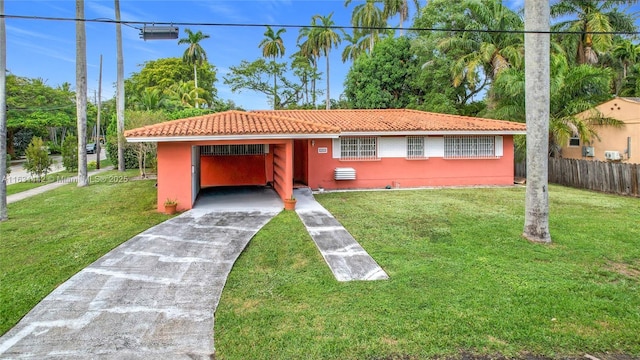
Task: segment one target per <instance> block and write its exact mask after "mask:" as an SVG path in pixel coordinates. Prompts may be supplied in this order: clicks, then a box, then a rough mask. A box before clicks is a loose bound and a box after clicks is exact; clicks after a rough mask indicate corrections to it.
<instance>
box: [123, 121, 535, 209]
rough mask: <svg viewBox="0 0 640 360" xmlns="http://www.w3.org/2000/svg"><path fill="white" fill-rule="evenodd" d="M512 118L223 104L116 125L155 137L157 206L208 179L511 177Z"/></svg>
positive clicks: (486, 180) (220, 182) (279, 185)
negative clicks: (223, 107) (213, 109)
mask: <svg viewBox="0 0 640 360" xmlns="http://www.w3.org/2000/svg"><path fill="white" fill-rule="evenodd" d="M525 133H526V127H525V125H524V124H521V123H514V122H508V121H498V120H490V119H481V118H473V117H464V116H455V115H445V114H436V113H429V112H423V111H415V110H273V111H252V112H245V111H227V112H222V113H215V114H210V115H204V116H198V117H193V118H187V119H181V120H175V121H169V122H165V123H160V124H156V125H151V126H146V127H142V128H137V129H132V130H129V131H126V132H125V137H126V138H127V141H129V142H157V143H158V210H162V207H163V203H164V201H165V199H167V198H171V199H177V200H178V209H179V210H186V209H190V208H191V207H192V206H193V204H194V203H195V201H196V198H197V196H198V193H199V191H200V190H201V189H202V188H205V187H211V186H231V185H256V186H264V185H271V186H273V188H274V190H275V191H276V192H277V193H278V194H279V196H280V197H281V198H282V199H286V198H289V197H291V196H292V193H293V186H294V183H295V184H304V185H306V186H309V187H310V188H312V189H319V188H324V189H327V190H333V189H364V188H384V187H388V186H390V187H393V188H398V187H422V186H455V185H510V184H513V149H514V148H513V135H516V134H525Z"/></svg>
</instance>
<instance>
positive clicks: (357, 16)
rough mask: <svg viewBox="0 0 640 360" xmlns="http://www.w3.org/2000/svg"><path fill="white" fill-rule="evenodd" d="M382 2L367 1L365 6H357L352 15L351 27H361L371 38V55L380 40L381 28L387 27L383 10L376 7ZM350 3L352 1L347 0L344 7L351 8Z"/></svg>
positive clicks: (380, 0) (378, 0)
mask: <svg viewBox="0 0 640 360" xmlns="http://www.w3.org/2000/svg"><path fill="white" fill-rule="evenodd" d="M382 2H383V0H366V1H365V2H364V3H363V4H360V5H357V6H356V7H355V8H354V9H353V14H352V15H351V25H353V26H355V27H359V28H360V31H361V32H362V33H366V34H368V36H369V53H370V54H371V53H373V47H374V45H375V43H376V42H377V41H378V40H379V38H380V36H379V34H380V32H382V29H381V28H383V27H386V26H387V22H386V18H385V16H384V14H383V12H382V9H380V8H379V7H378V6H376V4H381V3H382ZM350 3H351V0H346V1H345V2H344V5H345V6H349V4H350ZM354 36H355V35H354Z"/></svg>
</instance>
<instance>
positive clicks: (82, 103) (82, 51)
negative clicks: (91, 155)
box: [76, 0, 89, 187]
mask: <svg viewBox="0 0 640 360" xmlns="http://www.w3.org/2000/svg"><path fill="white" fill-rule="evenodd" d="M76 19H84V0H76ZM76 116H77V119H78V186H79V187H81V186H87V185H88V184H89V181H88V178H87V34H86V30H85V24H84V21H76Z"/></svg>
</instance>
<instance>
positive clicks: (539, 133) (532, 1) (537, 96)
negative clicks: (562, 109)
mask: <svg viewBox="0 0 640 360" xmlns="http://www.w3.org/2000/svg"><path fill="white" fill-rule="evenodd" d="M549 12H550V8H549V0H525V25H524V27H525V31H535V33H529V32H527V33H525V36H524V46H525V97H526V101H525V111H526V119H527V189H526V199H525V219H524V233H523V236H524V237H525V238H526V239H528V240H530V241H535V242H543V243H550V242H551V236H550V234H549V186H548V185H549V184H548V172H549V168H548V166H549V155H548V154H549V106H550V92H549V91H550V90H549V83H550V81H549V67H550V65H549V56H550V37H549V33H548V31H549V30H550V26H549V23H550V14H549Z"/></svg>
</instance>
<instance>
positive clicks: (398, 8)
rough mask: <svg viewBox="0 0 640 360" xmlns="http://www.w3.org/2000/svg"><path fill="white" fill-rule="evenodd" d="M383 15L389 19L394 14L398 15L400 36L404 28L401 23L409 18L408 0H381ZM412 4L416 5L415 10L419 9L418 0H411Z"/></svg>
mask: <svg viewBox="0 0 640 360" xmlns="http://www.w3.org/2000/svg"><path fill="white" fill-rule="evenodd" d="M383 3H384V9H383V14H384V17H385V18H387V19H389V18H390V17H393V16H395V15H399V16H400V36H402V34H403V32H404V29H403V28H402V24H403V23H404V22H405V21H406V20H407V19H408V18H409V1H408V0H383ZM413 4H414V5H415V6H416V12H419V11H420V1H419V0H413Z"/></svg>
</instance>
